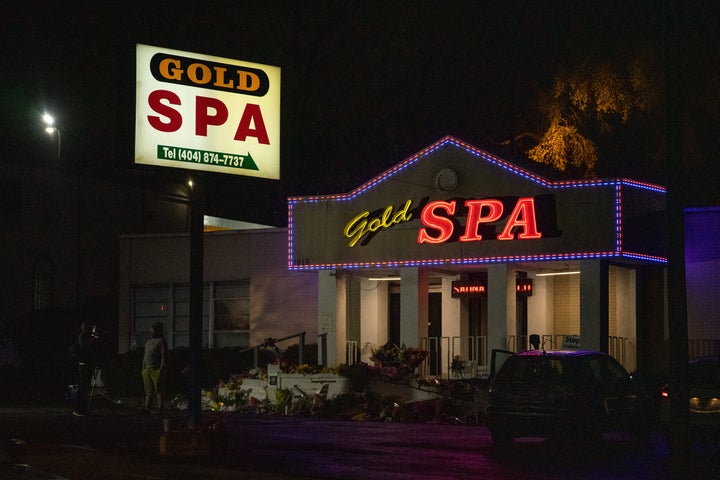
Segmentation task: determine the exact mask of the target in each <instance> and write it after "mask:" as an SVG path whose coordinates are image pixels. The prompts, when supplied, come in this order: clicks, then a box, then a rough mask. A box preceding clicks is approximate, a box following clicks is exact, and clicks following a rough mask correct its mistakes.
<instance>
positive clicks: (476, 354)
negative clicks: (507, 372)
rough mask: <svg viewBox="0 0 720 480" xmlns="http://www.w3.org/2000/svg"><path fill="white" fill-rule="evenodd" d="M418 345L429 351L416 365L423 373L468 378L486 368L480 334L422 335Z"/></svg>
mask: <svg viewBox="0 0 720 480" xmlns="http://www.w3.org/2000/svg"><path fill="white" fill-rule="evenodd" d="M420 348H422V349H424V350H427V351H429V352H430V355H428V358H427V359H425V361H424V362H423V364H422V365H421V366H420V367H419V369H418V370H419V373H420V375H423V376H437V377H441V378H467V379H469V378H478V377H481V376H482V372H486V371H487V369H488V363H489V362H488V351H487V337H484V336H469V337H459V336H456V337H423V338H422V339H421V340H420ZM453 364H454V367H453Z"/></svg>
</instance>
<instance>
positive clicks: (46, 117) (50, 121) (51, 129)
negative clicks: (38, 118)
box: [43, 113, 61, 158]
mask: <svg viewBox="0 0 720 480" xmlns="http://www.w3.org/2000/svg"><path fill="white" fill-rule="evenodd" d="M43 122H45V125H46V126H45V131H46V132H47V133H49V134H50V135H52V134H53V133H55V134H57V158H60V155H61V143H60V128H59V127H58V126H57V125H56V124H55V119H54V118H53V116H52V115H50V114H49V113H44V114H43Z"/></svg>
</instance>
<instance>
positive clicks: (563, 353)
mask: <svg viewBox="0 0 720 480" xmlns="http://www.w3.org/2000/svg"><path fill="white" fill-rule="evenodd" d="M515 355H519V356H522V357H558V358H560V357H562V358H573V357H585V356H588V355H602V356H606V355H607V353H604V352H598V351H596V350H527V351H525V352H518V353H516V354H515Z"/></svg>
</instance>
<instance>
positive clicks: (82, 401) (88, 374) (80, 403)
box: [71, 322, 96, 416]
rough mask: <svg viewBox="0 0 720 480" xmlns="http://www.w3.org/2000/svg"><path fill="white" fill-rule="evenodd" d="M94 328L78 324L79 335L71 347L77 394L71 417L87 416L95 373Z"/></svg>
mask: <svg viewBox="0 0 720 480" xmlns="http://www.w3.org/2000/svg"><path fill="white" fill-rule="evenodd" d="M94 334H95V326H93V327H92V328H91V329H88V328H87V326H86V324H85V322H83V323H81V324H80V333H79V334H78V337H77V340H76V341H75V343H74V344H73V346H72V347H71V356H72V357H73V358H74V359H75V362H76V363H77V382H78V383H77V385H78V389H77V394H76V396H75V409H74V410H73V415H75V416H84V415H87V414H88V404H89V400H90V398H89V397H90V383H91V382H92V377H93V374H94V373H95V360H96V358H95V357H96V354H95V335H94Z"/></svg>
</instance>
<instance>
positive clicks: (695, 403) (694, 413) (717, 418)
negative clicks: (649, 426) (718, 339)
mask: <svg viewBox="0 0 720 480" xmlns="http://www.w3.org/2000/svg"><path fill="white" fill-rule="evenodd" d="M685 378H686V379H687V384H688V393H689V397H690V398H689V403H688V405H689V408H690V431H691V433H692V435H693V438H694V439H696V440H700V441H705V440H719V439H720V355H710V356H705V357H699V358H695V359H693V360H690V363H689V365H688V371H687V376H686V377H685ZM671 395H672V386H671V385H670V384H669V383H668V384H666V385H665V386H664V387H663V388H662V390H661V391H660V423H661V424H662V426H663V427H664V428H665V429H666V430H667V429H669V428H670V423H671V416H670V398H671Z"/></svg>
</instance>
